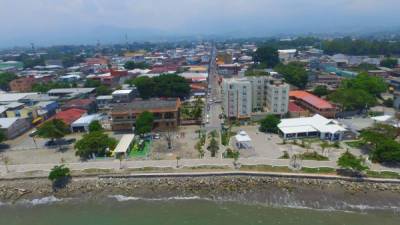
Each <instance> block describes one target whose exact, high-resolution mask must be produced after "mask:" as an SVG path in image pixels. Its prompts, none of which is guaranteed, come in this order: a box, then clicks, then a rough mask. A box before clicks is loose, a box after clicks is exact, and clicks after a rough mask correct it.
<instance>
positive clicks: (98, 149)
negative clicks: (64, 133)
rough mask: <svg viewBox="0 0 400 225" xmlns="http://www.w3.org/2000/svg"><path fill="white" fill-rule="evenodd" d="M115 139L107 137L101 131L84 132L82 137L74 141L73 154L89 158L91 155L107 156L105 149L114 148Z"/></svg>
mask: <svg viewBox="0 0 400 225" xmlns="http://www.w3.org/2000/svg"><path fill="white" fill-rule="evenodd" d="M116 145H117V140H115V139H114V138H112V137H109V136H108V135H107V134H105V133H103V132H102V131H94V132H90V133H87V134H84V135H83V137H82V139H80V140H79V141H77V142H76V143H75V149H76V152H75V154H76V155H77V156H79V157H81V158H82V159H89V158H91V157H92V156H93V155H96V156H100V157H102V156H107V154H108V152H107V149H114V148H115V146H116Z"/></svg>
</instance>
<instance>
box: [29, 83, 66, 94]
mask: <svg viewBox="0 0 400 225" xmlns="http://www.w3.org/2000/svg"><path fill="white" fill-rule="evenodd" d="M70 87H72V86H71V84H70V83H67V82H49V83H36V84H33V85H32V91H35V92H40V93H46V92H48V91H49V90H51V89H55V88H70Z"/></svg>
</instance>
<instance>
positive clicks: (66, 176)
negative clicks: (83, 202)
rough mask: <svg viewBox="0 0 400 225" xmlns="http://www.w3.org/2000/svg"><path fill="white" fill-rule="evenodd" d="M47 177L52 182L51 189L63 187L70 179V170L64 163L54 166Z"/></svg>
mask: <svg viewBox="0 0 400 225" xmlns="http://www.w3.org/2000/svg"><path fill="white" fill-rule="evenodd" d="M48 179H49V180H50V181H52V182H53V189H57V188H62V187H65V186H66V185H67V184H68V182H69V180H70V179H71V171H70V169H69V168H68V167H66V166H65V165H60V166H54V167H53V168H52V169H51V171H50V173H49V176H48Z"/></svg>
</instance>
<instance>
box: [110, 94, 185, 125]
mask: <svg viewBox="0 0 400 225" xmlns="http://www.w3.org/2000/svg"><path fill="white" fill-rule="evenodd" d="M180 106H181V101H180V99H179V98H177V99H175V98H174V99H156V98H154V99H148V100H142V99H136V100H133V101H132V102H130V103H120V104H113V106H112V110H111V113H110V116H111V128H112V130H113V131H132V130H133V129H134V127H135V122H136V118H137V117H138V116H139V115H140V114H141V113H143V112H145V111H148V112H151V113H153V115H154V129H159V130H167V129H170V128H176V127H177V126H179V124H180V113H179V109H180Z"/></svg>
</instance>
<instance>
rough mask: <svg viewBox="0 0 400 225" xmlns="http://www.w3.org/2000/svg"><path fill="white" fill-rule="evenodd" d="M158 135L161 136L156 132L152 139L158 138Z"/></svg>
mask: <svg viewBox="0 0 400 225" xmlns="http://www.w3.org/2000/svg"><path fill="white" fill-rule="evenodd" d="M160 137H161V136H160V134H158V133H157V134H154V135H153V139H155V140H158V139H160Z"/></svg>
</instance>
